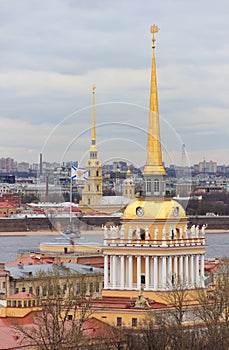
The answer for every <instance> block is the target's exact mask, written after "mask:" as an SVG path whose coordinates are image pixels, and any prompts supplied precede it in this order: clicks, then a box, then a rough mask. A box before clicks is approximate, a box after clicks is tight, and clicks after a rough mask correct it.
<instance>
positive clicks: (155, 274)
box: [153, 256, 158, 290]
mask: <svg viewBox="0 0 229 350" xmlns="http://www.w3.org/2000/svg"><path fill="white" fill-rule="evenodd" d="M153 288H154V289H155V290H157V289H158V257H157V256H155V257H154V258H153Z"/></svg>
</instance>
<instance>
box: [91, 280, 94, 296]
mask: <svg viewBox="0 0 229 350" xmlns="http://www.w3.org/2000/svg"><path fill="white" fill-rule="evenodd" d="M93 287H94V286H93V283H90V294H92V293H93V289H94V288H93Z"/></svg>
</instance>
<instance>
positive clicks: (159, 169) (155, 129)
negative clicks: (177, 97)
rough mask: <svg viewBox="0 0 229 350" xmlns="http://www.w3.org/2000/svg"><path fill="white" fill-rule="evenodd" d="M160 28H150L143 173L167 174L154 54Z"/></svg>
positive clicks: (154, 26) (155, 26)
mask: <svg viewBox="0 0 229 350" xmlns="http://www.w3.org/2000/svg"><path fill="white" fill-rule="evenodd" d="M158 30H159V28H158V26H157V25H156V24H154V25H153V26H151V28H150V32H151V33H152V35H153V37H152V68H151V86H150V106H149V109H150V112H149V126H148V146H147V160H146V165H145V167H144V170H143V174H158V175H165V173H166V172H165V169H164V166H163V164H162V152H161V138H160V124H159V114H158V97H157V77H156V61H155V55H154V49H155V41H156V39H155V37H154V34H155V33H157V32H158Z"/></svg>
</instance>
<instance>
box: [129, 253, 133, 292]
mask: <svg viewBox="0 0 229 350" xmlns="http://www.w3.org/2000/svg"><path fill="white" fill-rule="evenodd" d="M128 275H129V276H128V281H129V288H130V289H132V288H133V258H132V256H129V272H128Z"/></svg>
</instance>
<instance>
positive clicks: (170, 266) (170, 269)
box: [167, 255, 172, 286]
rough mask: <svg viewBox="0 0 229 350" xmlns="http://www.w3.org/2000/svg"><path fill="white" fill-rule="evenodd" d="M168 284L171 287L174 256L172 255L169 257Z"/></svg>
mask: <svg viewBox="0 0 229 350" xmlns="http://www.w3.org/2000/svg"><path fill="white" fill-rule="evenodd" d="M167 277H168V278H167V282H168V283H169V285H170V286H171V284H172V283H171V282H172V256H171V255H170V256H169V257H168V275H167Z"/></svg>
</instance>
